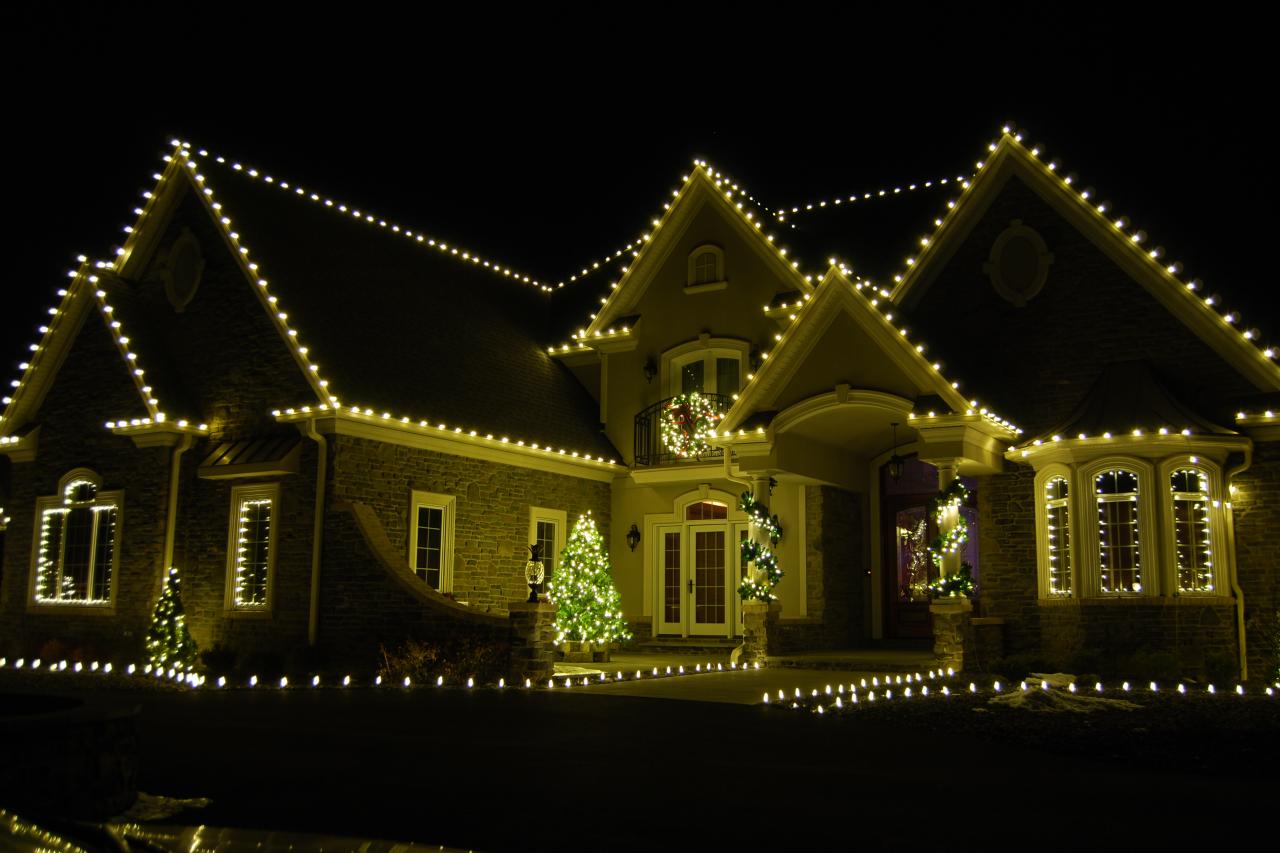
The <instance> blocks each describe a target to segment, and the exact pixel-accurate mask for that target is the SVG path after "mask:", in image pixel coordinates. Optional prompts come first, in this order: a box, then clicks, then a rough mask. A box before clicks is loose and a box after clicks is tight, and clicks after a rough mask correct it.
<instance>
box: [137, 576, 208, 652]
mask: <svg viewBox="0 0 1280 853" xmlns="http://www.w3.org/2000/svg"><path fill="white" fill-rule="evenodd" d="M197 654H198V650H197V648H196V641H195V640H193V639H192V638H191V632H190V631H188V630H187V619H186V615H185V614H184V613H183V610H182V590H181V589H180V587H179V585H178V570H177V569H176V568H170V569H169V575H168V577H166V578H165V582H164V590H163V591H162V592H161V593H160V598H159V600H158V601H156V607H155V610H153V611H152V612H151V626H150V627H149V628H147V655H148V657H149V658H150V660H151V665H152V666H154V667H157V668H159V669H176V670H178V671H180V672H187V671H190V670H192V669H194V668H195V665H196V656H197Z"/></svg>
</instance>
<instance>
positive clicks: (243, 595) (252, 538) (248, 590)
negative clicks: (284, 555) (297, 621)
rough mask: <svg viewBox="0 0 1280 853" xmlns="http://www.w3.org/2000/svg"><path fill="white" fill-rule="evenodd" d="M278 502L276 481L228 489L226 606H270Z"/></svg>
mask: <svg viewBox="0 0 1280 853" xmlns="http://www.w3.org/2000/svg"><path fill="white" fill-rule="evenodd" d="M279 506H280V484H279V483H269V484H265V485H264V484H259V485H253V486H236V487H235V488H233V489H232V490H231V525H230V532H229V534H228V537H227V598H226V606H227V609H229V610H244V611H259V612H270V610H271V604H272V591H273V586H274V583H275V561H276V542H277V537H276V526H277V525H276V521H277V517H278V510H279Z"/></svg>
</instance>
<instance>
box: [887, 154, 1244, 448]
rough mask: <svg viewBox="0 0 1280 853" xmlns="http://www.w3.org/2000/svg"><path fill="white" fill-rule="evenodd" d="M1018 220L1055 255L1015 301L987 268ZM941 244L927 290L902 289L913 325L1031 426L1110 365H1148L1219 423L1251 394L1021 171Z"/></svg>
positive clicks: (1053, 418)
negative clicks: (1032, 287) (958, 235)
mask: <svg viewBox="0 0 1280 853" xmlns="http://www.w3.org/2000/svg"><path fill="white" fill-rule="evenodd" d="M1015 221H1017V222H1020V223H1022V226H1023V227H1028V228H1031V229H1032V230H1034V231H1035V233H1036V234H1038V235H1039V236H1040V238H1042V239H1043V240H1044V243H1045V245H1046V247H1047V250H1048V251H1049V252H1050V253H1052V258H1053V260H1052V263H1051V264H1050V266H1049V269H1048V274H1047V276H1046V278H1045V281H1044V284H1043V286H1042V287H1041V289H1040V290H1039V291H1038V292H1037V293H1035V294H1034V295H1033V296H1032V297H1031V298H1029V299H1027V300H1026V301H1025V304H1023V305H1021V306H1019V305H1016V304H1015V303H1014V302H1013V301H1011V300H1010V299H1009V298H1006V297H1005V296H1002V295H1001V293H1000V292H999V291H998V290H997V288H996V286H995V284H994V283H993V281H992V278H991V276H989V275H988V273H987V272H986V271H984V266H985V265H986V263H987V262H988V259H989V258H990V256H991V253H992V247H993V246H994V245H995V244H996V242H997V241H998V240H999V239H1000V237H1001V235H1002V234H1003V233H1004V232H1005V231H1006V229H1008V228H1010V226H1011V225H1013V223H1014V222H1015ZM949 251H950V256H949V257H948V258H947V259H946V260H945V263H942V264H939V265H938V266H937V267H936V268H935V269H934V270H932V272H931V274H930V278H929V280H928V282H927V285H928V286H927V287H920V288H919V289H918V290H916V291H914V292H908V293H906V294H904V296H903V298H904V299H905V301H906V304H908V305H909V306H910V310H911V314H912V318H913V322H914V323H915V324H916V325H917V327H919V328H920V329H921V330H922V331H923V333H924V334H925V336H926V337H927V338H928V339H929V340H930V342H931V343H933V345H934V346H936V347H937V348H938V349H939V351H941V352H944V353H946V354H947V358H948V360H949V363H950V364H952V365H954V366H955V368H956V369H957V371H958V372H959V373H960V374H961V375H963V376H965V377H969V378H970V381H973V382H977V383H978V384H979V385H980V386H981V387H982V388H984V389H989V391H990V393H991V395H992V401H993V403H994V405H995V406H996V407H997V408H1000V409H1001V410H1002V411H1007V412H1009V413H1010V416H1011V417H1013V418H1014V419H1015V420H1017V421H1018V422H1019V423H1020V424H1021V425H1023V426H1024V427H1025V428H1026V429H1027V431H1028V434H1035V433H1039V432H1043V431H1045V430H1047V429H1051V428H1053V427H1055V426H1056V425H1057V424H1059V423H1061V422H1063V421H1064V420H1065V419H1066V418H1067V417H1068V416H1069V415H1070V413H1071V411H1072V409H1073V408H1074V407H1075V406H1076V405H1077V404H1078V402H1079V401H1080V400H1081V399H1082V397H1083V396H1084V394H1085V393H1086V392H1087V391H1088V389H1089V387H1090V386H1091V385H1092V384H1093V382H1094V381H1095V380H1096V379H1097V377H1098V376H1099V375H1100V374H1101V373H1102V371H1103V369H1104V368H1105V367H1106V366H1107V365H1109V364H1114V363H1118V362H1125V361H1145V362H1147V363H1148V364H1149V365H1150V367H1151V368H1152V370H1153V371H1154V373H1155V374H1156V375H1157V376H1158V377H1159V378H1160V380H1161V381H1162V382H1163V383H1165V384H1166V385H1167V386H1168V387H1169V388H1170V390H1171V391H1172V392H1173V393H1174V394H1175V395H1176V396H1177V397H1179V398H1180V399H1184V400H1190V401H1195V403H1196V405H1197V407H1198V408H1199V409H1200V411H1201V413H1202V414H1203V415H1204V416H1205V417H1207V418H1209V419H1210V420H1215V421H1218V422H1230V416H1231V413H1233V412H1234V411H1235V409H1236V403H1235V401H1236V400H1238V399H1241V398H1245V397H1248V396H1250V395H1253V394H1256V393H1257V390H1258V389H1257V386H1256V385H1255V384H1254V383H1253V382H1252V381H1250V380H1249V379H1248V378H1246V377H1245V376H1244V375H1243V374H1242V372H1241V371H1240V370H1239V369H1237V366H1236V365H1235V364H1234V363H1233V362H1231V361H1229V360H1228V359H1227V358H1225V357H1224V356H1223V355H1222V353H1221V352H1220V351H1219V350H1218V349H1217V348H1215V347H1213V346H1211V345H1210V344H1209V343H1207V342H1206V341H1205V340H1204V339H1203V338H1202V337H1201V336H1200V335H1198V334H1197V333H1196V332H1194V331H1193V330H1192V329H1190V328H1188V327H1187V325H1186V324H1185V323H1184V322H1183V321H1182V320H1181V319H1180V318H1179V317H1176V316H1175V315H1174V314H1173V313H1172V312H1171V311H1170V310H1169V309H1168V307H1167V306H1166V305H1165V304H1164V303H1162V302H1161V301H1160V300H1159V299H1157V298H1156V297H1155V296H1154V295H1153V294H1152V293H1151V292H1150V290H1149V289H1148V288H1147V287H1144V286H1143V285H1142V284H1140V283H1138V282H1137V281H1135V280H1134V278H1133V277H1132V276H1131V275H1130V274H1129V272H1128V271H1126V270H1123V269H1121V268H1120V266H1118V265H1117V263H1116V262H1115V260H1114V259H1113V258H1112V257H1111V256H1110V255H1109V254H1108V253H1106V252H1104V251H1103V250H1102V249H1100V248H1099V246H1098V245H1097V244H1096V243H1095V242H1094V241H1092V240H1090V239H1089V238H1088V237H1087V236H1086V235H1085V234H1083V233H1082V232H1081V231H1080V230H1079V229H1078V228H1077V227H1076V226H1075V225H1074V224H1073V223H1071V222H1069V221H1067V219H1066V218H1065V217H1064V216H1063V215H1062V213H1061V212H1060V211H1059V210H1058V209H1057V208H1056V207H1055V206H1052V205H1050V204H1049V203H1048V202H1047V201H1046V200H1045V199H1044V198H1043V197H1042V196H1041V195H1040V194H1039V193H1038V192H1036V191H1035V190H1034V189H1033V188H1032V187H1031V186H1029V185H1028V184H1027V183H1026V181H1025V180H1024V179H1023V177H1021V176H1020V175H1019V174H1011V175H1009V176H1008V179H1007V180H1006V181H1005V182H1004V184H1003V186H1001V187H1000V188H999V190H998V192H994V193H992V195H991V197H990V199H989V200H988V202H987V203H986V206H985V210H983V211H982V212H981V215H978V216H974V217H973V219H972V220H971V221H970V222H969V223H967V233H966V234H965V235H964V236H963V238H962V239H958V240H956V242H955V245H954V246H953V247H951V248H950V250H949Z"/></svg>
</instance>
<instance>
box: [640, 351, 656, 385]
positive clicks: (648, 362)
mask: <svg viewBox="0 0 1280 853" xmlns="http://www.w3.org/2000/svg"><path fill="white" fill-rule="evenodd" d="M642 369H643V370H644V381H645V382H652V381H653V377H655V376H657V375H658V365H656V364H654V362H653V356H649V357H648V358H646V359H645V360H644V367H643V368H642Z"/></svg>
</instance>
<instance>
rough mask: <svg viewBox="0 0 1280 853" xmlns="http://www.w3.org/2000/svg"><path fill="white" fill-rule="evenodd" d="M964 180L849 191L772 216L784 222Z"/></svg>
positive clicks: (957, 178) (947, 178) (945, 179)
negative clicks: (872, 190)
mask: <svg viewBox="0 0 1280 853" xmlns="http://www.w3.org/2000/svg"><path fill="white" fill-rule="evenodd" d="M964 180H965V176H964V175H956V176H955V177H945V176H944V177H941V178H937V179H934V180H928V181H923V182H920V183H915V184H907V185H906V186H901V185H898V186H895V187H893V188H892V189H889V188H887V187H886V188H884V189H879V190H875V191H874V192H862V193H850V194H849V195H847V196H836V197H835V198H833V199H831V200H829V201H828V200H825V199H824V200H822V201H816V202H807V203H805V204H797V205H792V206H791V209H790V210H789V211H788V210H779V211H778V212H777V213H775V214H774V215H773V216H774V218H775V219H777V220H778V221H779V222H785V221H786V218H787V216H788V215H795V214H799V213H808V212H810V211H819V210H823V209H826V208H836V207H840V206H842V205H845V204H856V203H857V202H860V201H876V200H879V199H883V198H893V197H894V196H897V195H901V194H903V193H910V192H915V191H917V190H927V189H932V188H934V187H945V186H946V185H947V184H948V182H950V183H956V184H958V183H961V182H963V181H964Z"/></svg>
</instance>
